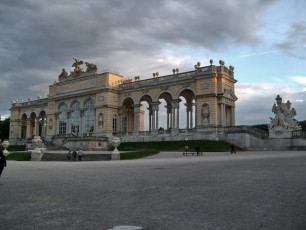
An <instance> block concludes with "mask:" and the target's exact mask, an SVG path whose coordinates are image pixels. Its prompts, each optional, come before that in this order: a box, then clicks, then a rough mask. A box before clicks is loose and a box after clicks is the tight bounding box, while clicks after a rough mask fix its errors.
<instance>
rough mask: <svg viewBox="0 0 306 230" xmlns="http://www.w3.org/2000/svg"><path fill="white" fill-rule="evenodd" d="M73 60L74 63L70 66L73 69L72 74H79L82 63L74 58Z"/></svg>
mask: <svg viewBox="0 0 306 230" xmlns="http://www.w3.org/2000/svg"><path fill="white" fill-rule="evenodd" d="M73 60H74V61H75V63H73V64H72V67H74V72H75V73H81V72H82V68H81V67H80V65H82V64H83V61H79V60H77V59H76V58H73Z"/></svg>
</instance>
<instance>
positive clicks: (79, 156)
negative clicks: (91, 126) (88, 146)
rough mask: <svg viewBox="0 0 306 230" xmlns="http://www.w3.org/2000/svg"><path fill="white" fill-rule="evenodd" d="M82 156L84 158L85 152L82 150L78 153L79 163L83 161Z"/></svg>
mask: <svg viewBox="0 0 306 230" xmlns="http://www.w3.org/2000/svg"><path fill="white" fill-rule="evenodd" d="M82 156H83V151H82V149H80V150H79V151H78V158H79V161H81V160H82Z"/></svg>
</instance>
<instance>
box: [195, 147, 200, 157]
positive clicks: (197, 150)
mask: <svg viewBox="0 0 306 230" xmlns="http://www.w3.org/2000/svg"><path fill="white" fill-rule="evenodd" d="M195 151H196V152H197V156H199V155H200V146H197V147H195Z"/></svg>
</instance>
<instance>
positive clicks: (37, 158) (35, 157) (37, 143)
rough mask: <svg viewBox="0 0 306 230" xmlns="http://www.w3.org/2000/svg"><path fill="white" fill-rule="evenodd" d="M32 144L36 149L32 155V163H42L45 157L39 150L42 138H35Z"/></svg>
mask: <svg viewBox="0 0 306 230" xmlns="http://www.w3.org/2000/svg"><path fill="white" fill-rule="evenodd" d="M32 143H33V144H34V146H35V149H34V150H33V151H32V153H31V161H40V160H41V158H42V156H43V155H44V154H43V153H42V152H41V151H40V149H39V148H38V147H39V146H40V145H41V143H42V140H41V139H40V136H35V137H34V139H33V140H32Z"/></svg>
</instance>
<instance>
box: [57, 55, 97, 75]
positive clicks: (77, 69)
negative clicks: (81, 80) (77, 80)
mask: <svg viewBox="0 0 306 230" xmlns="http://www.w3.org/2000/svg"><path fill="white" fill-rule="evenodd" d="M73 60H74V63H73V64H72V67H74V70H73V72H71V73H70V75H68V73H67V72H66V70H65V69H62V72H61V74H60V75H59V76H58V78H59V79H60V78H67V77H69V76H77V75H79V74H81V73H85V72H84V71H83V69H82V68H81V65H83V64H84V62H83V61H82V60H78V59H76V58H73ZM85 65H86V67H87V69H86V73H91V74H93V73H94V74H97V73H98V68H97V65H95V64H92V63H89V62H85Z"/></svg>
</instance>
